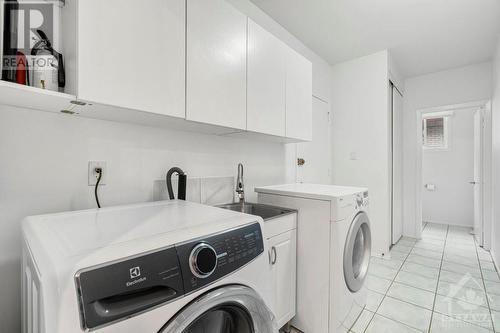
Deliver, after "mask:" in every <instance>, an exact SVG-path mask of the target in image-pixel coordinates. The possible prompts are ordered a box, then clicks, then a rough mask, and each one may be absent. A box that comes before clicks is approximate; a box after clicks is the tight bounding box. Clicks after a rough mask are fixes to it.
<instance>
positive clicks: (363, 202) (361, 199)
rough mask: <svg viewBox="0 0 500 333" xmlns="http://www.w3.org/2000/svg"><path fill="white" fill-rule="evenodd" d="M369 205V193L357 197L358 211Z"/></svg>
mask: <svg viewBox="0 0 500 333" xmlns="http://www.w3.org/2000/svg"><path fill="white" fill-rule="evenodd" d="M368 205H369V201H368V191H365V192H363V193H359V194H357V195H356V209H363V208H366V207H368Z"/></svg>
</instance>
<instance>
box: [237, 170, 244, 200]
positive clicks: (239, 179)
mask: <svg viewBox="0 0 500 333" xmlns="http://www.w3.org/2000/svg"><path fill="white" fill-rule="evenodd" d="M236 195H237V196H238V199H239V201H240V202H245V185H244V184H243V164H241V163H239V164H238V177H237V178H236Z"/></svg>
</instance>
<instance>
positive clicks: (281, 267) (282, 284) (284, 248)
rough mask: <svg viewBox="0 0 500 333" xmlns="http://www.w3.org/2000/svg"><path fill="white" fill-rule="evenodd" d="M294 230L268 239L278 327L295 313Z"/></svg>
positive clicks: (295, 248)
mask: <svg viewBox="0 0 500 333" xmlns="http://www.w3.org/2000/svg"><path fill="white" fill-rule="evenodd" d="M296 237H297V235H296V231H295V230H290V231H287V232H285V233H282V234H279V235H277V236H274V237H271V238H269V239H268V244H269V264H270V265H271V271H272V276H273V291H274V311H275V315H276V320H277V322H278V327H281V326H283V325H285V324H286V323H287V322H288V321H289V320H291V319H292V317H293V316H294V315H295V304H296V302H295V298H296V291H295V288H296V281H295V280H296V278H295V277H296V275H295V273H294V272H295V270H296V259H297V258H296V252H297V239H296Z"/></svg>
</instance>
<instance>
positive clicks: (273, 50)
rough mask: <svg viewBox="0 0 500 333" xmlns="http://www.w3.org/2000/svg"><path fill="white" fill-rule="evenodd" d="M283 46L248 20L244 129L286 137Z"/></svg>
mask: <svg viewBox="0 0 500 333" xmlns="http://www.w3.org/2000/svg"><path fill="white" fill-rule="evenodd" d="M285 70H286V66H285V45H284V44H283V42H282V41H280V40H279V39H278V38H276V37H275V36H274V35H273V34H271V33H270V32H268V31H266V30H264V28H262V27H261V26H259V25H258V24H257V23H255V22H254V21H252V20H250V19H249V20H248V78H247V80H248V81H247V84H248V86H247V98H248V103H247V130H249V131H253V132H258V133H266V134H271V135H277V136H285V91H286V89H285V79H286V74H285Z"/></svg>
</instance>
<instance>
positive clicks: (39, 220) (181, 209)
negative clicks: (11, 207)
mask: <svg viewBox="0 0 500 333" xmlns="http://www.w3.org/2000/svg"><path fill="white" fill-rule="evenodd" d="M255 221H259V222H260V221H261V219H260V218H258V217H255V216H252V215H247V214H241V213H237V212H233V211H230V210H225V209H221V208H216V207H210V206H205V205H201V204H196V203H192V202H188V201H178V200H175V201H159V202H152V203H141V204H133V205H124V206H117V207H109V208H102V209H89V210H84V211H75V212H64V213H58V214H48V215H40V216H31V217H27V218H25V219H24V221H23V232H24V235H25V237H26V240H27V241H28V242H29V246H30V247H37V246H38V247H39V248H40V251H39V252H37V253H41V252H42V253H46V254H47V256H48V257H50V258H51V259H52V260H62V261H66V260H68V261H73V260H74V258H75V257H86V256H89V255H90V254H91V253H96V252H101V255H102V252H103V251H104V249H106V248H109V249H113V248H114V249H115V251H114V252H115V253H118V254H120V252H121V253H123V256H126V255H130V253H126V252H129V251H130V252H131V253H133V252H135V253H137V252H145V251H147V250H150V249H154V248H159V247H165V246H169V245H172V244H175V243H178V242H182V241H185V240H189V239H192V238H196V237H201V236H206V235H210V234H213V233H216V232H219V231H222V230H227V229H230V228H234V227H238V226H241V225H245V224H248V223H251V222H255ZM134 248H135V249H134ZM120 255H121V254H120ZM72 258H73V259H72Z"/></svg>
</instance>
